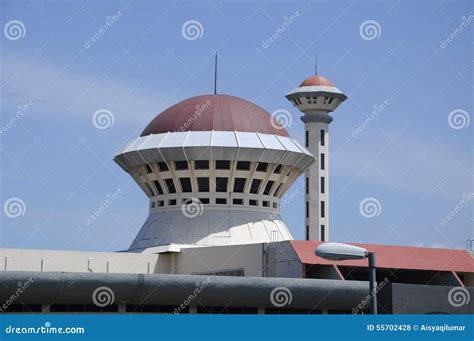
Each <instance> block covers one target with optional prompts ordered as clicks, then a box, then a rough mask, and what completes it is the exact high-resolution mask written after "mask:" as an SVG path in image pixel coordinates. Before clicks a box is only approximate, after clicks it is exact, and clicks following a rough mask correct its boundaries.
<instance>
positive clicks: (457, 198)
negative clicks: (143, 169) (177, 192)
mask: <svg viewBox="0 0 474 341" xmlns="http://www.w3.org/2000/svg"><path fill="white" fill-rule="evenodd" d="M118 12H120V15H118ZM472 14H473V6H472V2H471V3H470V2H469V1H449V2H443V1H358V2H350V1H332V2H329V1H309V2H307V1H277V2H270V1H255V2H250V1H248V2H244V1H239V2H237V1H223V2H221V1H200V2H199V3H198V2H191V1H188V2H186V1H178V2H166V1H161V2H159V3H155V2H151V1H139V0H135V1H129V0H123V1H100V2H87V1H67V2H66V1H62V2H60V1H35V0H32V1H12V0H7V1H2V2H1V4H0V19H1V25H2V27H3V28H4V32H3V35H2V36H1V38H0V44H1V45H0V66H1V75H0V81H1V95H0V96H1V97H0V99H1V107H0V110H1V111H0V112H1V121H0V126H1V127H2V129H1V133H0V139H1V140H0V155H1V165H0V172H1V180H0V203H1V204H2V206H4V205H5V204H6V203H7V202H9V200H10V199H12V198H18V199H21V200H22V201H23V203H24V205H23V204H22V203H21V206H22V207H21V210H20V212H19V213H15V212H13V213H12V211H8V210H5V209H3V210H2V211H1V212H0V213H1V216H0V217H1V218H0V219H1V221H0V224H1V225H0V247H12V248H13V247H14V248H45V249H75V250H98V251H104V250H122V249H126V248H127V247H128V246H129V244H130V243H131V241H132V239H133V237H134V236H135V235H136V233H137V232H138V231H139V229H140V227H141V225H142V223H143V222H144V221H145V219H146V215H147V199H146V197H145V195H144V194H143V193H142V192H141V191H140V190H139V188H138V186H137V185H135V183H134V182H133V181H132V180H131V178H129V176H128V174H126V173H125V172H123V171H122V170H121V169H120V168H119V167H118V166H117V165H116V164H115V163H114V162H113V160H112V159H113V155H114V154H115V153H116V152H117V151H118V150H119V149H120V148H121V147H122V146H123V145H124V144H125V143H127V142H128V141H130V140H131V139H133V138H134V137H136V136H138V135H139V133H140V132H141V131H142V130H143V128H144V127H145V126H146V125H147V123H148V122H149V121H150V120H151V119H152V118H153V117H154V116H155V115H157V114H158V113H160V112H161V111H162V110H164V109H165V108H167V107H168V106H170V105H172V104H174V103H176V102H178V101H180V100H183V99H185V98H188V97H191V96H195V95H201V94H205V93H210V92H211V91H212V86H213V85H212V82H213V54H214V51H215V50H218V52H219V81H218V83H219V86H218V88H219V91H220V92H221V93H226V94H232V95H236V96H239V97H242V98H245V99H247V100H250V101H252V102H255V103H256V104H258V105H260V106H262V107H264V108H265V109H267V110H268V111H269V112H273V111H275V110H278V109H284V110H288V111H289V112H291V114H292V124H291V125H290V126H289V127H288V130H289V132H290V134H291V135H292V136H293V137H295V138H297V139H299V140H300V141H301V138H302V136H303V124H302V123H301V121H300V120H299V116H300V113H299V112H297V110H296V109H294V108H292V106H291V104H290V103H289V102H288V101H287V100H286V99H285V97H284V95H285V94H286V93H288V92H289V91H290V90H291V89H293V88H294V87H296V86H297V85H298V84H299V83H300V82H301V81H302V80H303V79H305V78H306V77H307V76H310V75H311V74H312V73H313V69H314V66H313V59H314V54H315V52H316V51H317V52H318V56H319V57H318V59H319V73H320V74H322V75H324V76H326V77H327V78H329V79H331V80H332V81H333V82H334V83H335V84H336V86H338V87H339V88H340V89H341V90H342V91H344V92H345V93H346V94H347V95H348V97H349V99H348V100H347V101H346V102H345V103H343V104H342V105H341V106H340V107H339V109H338V110H337V111H336V112H335V113H334V122H333V123H332V124H331V127H330V143H331V145H330V169H331V178H330V219H331V220H330V221H331V222H330V229H331V230H330V238H331V240H332V241H345V242H366V243H383V244H400V245H422V246H435V247H448V248H464V247H465V243H466V239H467V238H472V237H473V216H474V215H473V208H474V206H473V204H474V203H473V200H471V199H470V198H471V195H470V193H472V192H473V182H472V172H473V155H472V150H473V138H472V137H473V130H472V129H473V126H474V123H472V122H469V121H470V118H471V116H472V112H473V110H472V109H473V105H472V103H473V102H472V94H473V68H472V57H473V55H472V51H473V49H472V43H473V39H474V38H473V27H474V18H472V17H469V15H472ZM113 15H117V16H118V19H117V20H114V23H112V24H111V25H110V27H108V29H107V31H106V32H105V34H99V39H97V41H96V42H94V43H93V44H91V46H87V47H86V46H85V45H86V42H87V41H89V40H90V39H91V37H93V36H94V35H96V34H98V32H99V30H100V29H101V28H102V27H104V25H105V24H106V22H107V19H106V18H107V17H109V20H110V17H112V16H113ZM292 15H293V16H294V20H291V23H288V18H290V17H291V16H292ZM285 18H286V19H285ZM12 20H18V21H20V23H21V24H22V25H23V27H21V25H20V26H17V27H19V30H20V35H19V36H18V35H15V34H17V33H18V31H17V32H15V31H14V30H13V28H15V27H13V28H12V31H9V30H7V28H8V26H12V25H13V26H14V25H15V24H17V25H18V23H15V22H13V23H11V21H12ZM189 20H196V21H198V22H199V23H200V25H201V26H202V30H201V32H200V33H201V34H202V35H201V34H199V36H198V37H196V39H194V40H189V39H185V36H184V35H183V34H182V26H183V24H184V23H186V22H187V21H189ZM368 20H371V21H372V22H369V23H367V21H368ZM285 22H287V23H288V25H287V26H285V30H284V31H283V32H280V33H277V32H278V29H279V27H281V26H282V25H284V23H285ZM374 22H375V23H374ZM364 23H365V24H364ZM367 24H368V25H371V24H372V25H373V27H374V28H375V35H371V34H372V33H374V32H373V31H372V32H371V31H370V29H369V30H367V31H365V33H364V30H363V29H362V30H361V26H362V28H363V27H364V26H366V25H367ZM460 27H462V30H460V29H459V28H460ZM369 28H370V27H369ZM273 34H276V39H275V40H274V41H273V42H271V43H270V44H264V42H266V41H267V40H268V39H269V37H271V36H272V35H273ZM450 36H451V38H449V41H447V39H448V37H450ZM17 38H18V39H17ZM264 45H265V46H264ZM382 104H383V109H382V110H378V112H377V114H373V111H374V106H378V107H380V105H382ZM18 106H21V114H18V113H17V111H18V110H19V109H18ZM25 108H26V109H25ZM99 109H107V110H109V111H110V112H112V113H113V117H114V122H113V125H112V126H110V127H108V128H107V129H97V128H96V127H94V125H93V122H92V117H93V114H94V112H96V111H97V110H99ZM450 113H452V114H451V116H450ZM449 117H451V120H450V119H449ZM368 118H373V120H371V121H370V123H369V124H367V125H366V126H365V127H364V128H363V129H361V130H362V131H360V132H359V133H358V134H357V135H356V134H354V131H356V130H357V129H358V127H360V126H361V124H362V123H363V122H365V121H366V120H367V119H368ZM468 123H470V124H468ZM302 186H303V181H302V179H300V180H299V181H298V182H297V183H296V184H295V185H294V186H293V188H291V189H290V190H289V191H288V193H291V192H294V191H298V192H299V193H300V194H299V195H298V196H296V199H294V200H292V201H291V203H290V204H289V205H287V207H286V208H285V209H284V210H283V212H282V214H283V216H284V218H285V219H286V221H287V223H288V225H289V227H290V230H291V232H292V233H293V236H294V237H295V239H303V224H304V219H303V201H304V197H303V188H302ZM118 190H120V191H121V193H120V194H119V195H117V196H116V198H115V196H114V200H113V202H112V204H111V205H110V207H108V208H107V210H106V211H105V212H104V213H102V214H101V215H100V216H99V217H98V219H97V220H95V221H94V222H93V223H92V224H90V225H89V226H87V224H85V220H86V219H87V218H88V217H89V216H90V215H92V214H94V212H95V211H96V210H97V209H98V208H99V207H100V206H101V205H102V204H103V203H104V201H105V200H106V199H107V195H111V194H113V193H116V192H117V191H118ZM366 198H375V199H376V200H377V202H378V203H379V204H380V205H379V206H378V212H377V215H375V216H374V217H370V218H367V217H364V215H363V214H361V211H360V208H359V206H360V203H361V202H362V201H363V200H364V199H366ZM466 198H467V199H466ZM463 199H464V203H462V200H463ZM11 202H12V201H11V200H10V203H11ZM459 205H462V206H463V207H462V208H461V209H456V206H459ZM452 211H453V212H454V211H455V212H454V214H452ZM17 215H18V217H15V216H17ZM12 216H13V217H12ZM447 216H450V218H449V220H448V221H447V223H442V219H446V217H447ZM451 216H452V217H451Z"/></svg>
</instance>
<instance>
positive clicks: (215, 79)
mask: <svg viewBox="0 0 474 341" xmlns="http://www.w3.org/2000/svg"><path fill="white" fill-rule="evenodd" d="M214 95H217V52H216V57H215V59H214Z"/></svg>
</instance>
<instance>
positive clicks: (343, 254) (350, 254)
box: [315, 243, 377, 315]
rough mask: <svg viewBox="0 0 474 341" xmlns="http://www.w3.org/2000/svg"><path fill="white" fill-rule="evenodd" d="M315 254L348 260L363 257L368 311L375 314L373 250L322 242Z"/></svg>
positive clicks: (375, 291) (375, 293) (337, 259)
mask: <svg viewBox="0 0 474 341" xmlns="http://www.w3.org/2000/svg"><path fill="white" fill-rule="evenodd" d="M315 254H316V256H318V257H321V258H324V259H327V260H335V261H340V260H350V259H365V258H367V259H368V261H369V291H370V297H371V300H370V313H371V314H374V315H376V314H377V290H376V288H377V277H376V265H375V252H369V251H367V250H366V249H364V248H362V247H358V246H354V245H349V244H342V243H323V244H320V245H319V246H318V247H317V248H316V250H315Z"/></svg>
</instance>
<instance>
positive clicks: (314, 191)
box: [305, 121, 329, 241]
mask: <svg viewBox="0 0 474 341" xmlns="http://www.w3.org/2000/svg"><path fill="white" fill-rule="evenodd" d="M321 131H322V132H321ZM306 136H307V140H308V141H307V148H308V149H309V151H310V152H311V153H312V154H313V155H314V156H315V157H316V159H317V160H318V162H316V163H314V164H313V165H312V166H311V167H310V168H309V169H308V170H307V171H306V172H305V228H306V230H307V233H309V236H306V238H308V237H309V239H310V240H325V241H326V240H328V230H329V188H328V187H329V168H328V166H329V153H328V151H329V124H328V123H324V122H314V121H313V122H306V123H305V140H306ZM305 143H306V141H305ZM306 210H308V212H306Z"/></svg>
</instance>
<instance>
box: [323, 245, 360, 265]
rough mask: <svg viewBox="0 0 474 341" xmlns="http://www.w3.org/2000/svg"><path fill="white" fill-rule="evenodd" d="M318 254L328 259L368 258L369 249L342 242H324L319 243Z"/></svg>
mask: <svg viewBox="0 0 474 341" xmlns="http://www.w3.org/2000/svg"><path fill="white" fill-rule="evenodd" d="M315 254H316V256H318V257H321V258H324V259H328V260H336V261H337V260H347V259H364V258H367V254H368V251H367V250H366V249H364V248H362V247H358V246H354V245H349V244H342V243H324V244H321V245H319V246H318V247H317V248H316V251H315Z"/></svg>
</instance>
